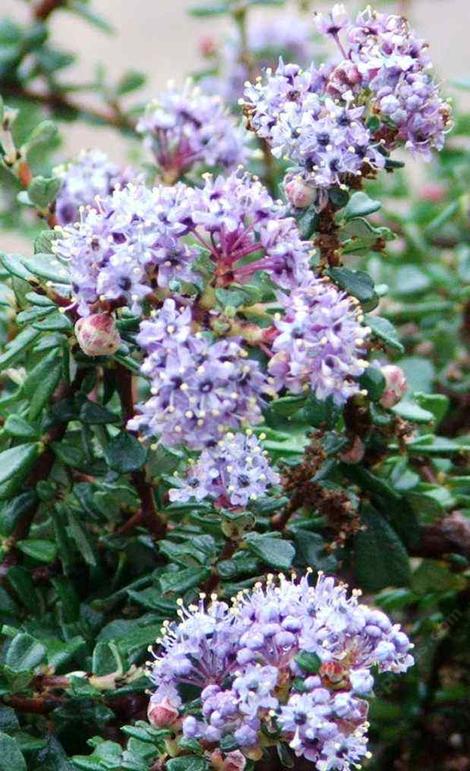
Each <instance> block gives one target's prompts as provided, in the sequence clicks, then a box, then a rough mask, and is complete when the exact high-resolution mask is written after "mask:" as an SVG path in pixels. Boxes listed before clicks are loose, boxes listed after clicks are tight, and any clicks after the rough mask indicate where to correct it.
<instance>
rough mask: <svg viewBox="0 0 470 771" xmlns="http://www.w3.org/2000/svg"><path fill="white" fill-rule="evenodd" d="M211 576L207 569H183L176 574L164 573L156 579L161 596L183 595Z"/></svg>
mask: <svg viewBox="0 0 470 771" xmlns="http://www.w3.org/2000/svg"><path fill="white" fill-rule="evenodd" d="M210 574H211V571H210V569H209V568H200V569H197V568H185V569H183V570H178V572H177V573H164V574H163V575H161V576H160V577H159V579H158V581H159V584H160V588H161V592H162V594H177V595H178V596H180V595H182V594H184V593H185V592H187V591H188V589H193V588H194V587H196V586H201V584H203V583H204V581H206V580H207V579H208V578H209V576H210Z"/></svg>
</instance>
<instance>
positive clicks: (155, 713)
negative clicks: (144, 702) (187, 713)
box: [147, 697, 179, 728]
mask: <svg viewBox="0 0 470 771" xmlns="http://www.w3.org/2000/svg"><path fill="white" fill-rule="evenodd" d="M147 717H148V720H149V723H151V724H152V725H153V726H155V727H156V728H166V726H169V725H172V723H174V722H175V720H177V719H178V717H179V711H178V709H177V708H176V707H175V705H174V704H172V703H171V701H170V700H169V699H168V698H167V697H164V698H163V699H161V701H160V700H159V701H154V700H153V697H152V698H151V699H150V703H149V706H148V710H147Z"/></svg>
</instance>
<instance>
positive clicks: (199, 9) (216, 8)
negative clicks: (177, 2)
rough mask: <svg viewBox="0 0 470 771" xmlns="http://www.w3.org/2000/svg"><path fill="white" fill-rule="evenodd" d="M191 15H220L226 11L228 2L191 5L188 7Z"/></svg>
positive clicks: (203, 16) (202, 16) (201, 16)
mask: <svg viewBox="0 0 470 771" xmlns="http://www.w3.org/2000/svg"><path fill="white" fill-rule="evenodd" d="M189 13H190V14H191V16H197V17H200V18H205V17H206V16H222V15H224V14H226V13H228V3H226V2H225V3H218V4H214V5H193V6H192V7H191V8H190V9H189Z"/></svg>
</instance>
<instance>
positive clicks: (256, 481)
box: [170, 432, 280, 506]
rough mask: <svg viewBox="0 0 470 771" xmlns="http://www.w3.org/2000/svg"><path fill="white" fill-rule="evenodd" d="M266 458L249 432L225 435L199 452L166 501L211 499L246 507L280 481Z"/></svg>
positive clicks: (259, 445) (256, 440)
mask: <svg viewBox="0 0 470 771" xmlns="http://www.w3.org/2000/svg"><path fill="white" fill-rule="evenodd" d="M266 455H267V453H266V452H265V451H263V448H262V446H261V444H260V442H259V441H258V439H257V438H256V437H255V436H254V435H253V434H251V433H250V432H248V433H247V434H233V433H230V432H229V433H228V434H226V435H225V436H224V437H223V438H222V439H221V440H220V441H219V442H218V443H217V445H215V446H214V447H211V448H209V449H206V450H203V451H202V453H201V455H200V457H199V458H198V460H197V461H196V463H194V464H193V465H192V466H191V467H190V469H189V471H188V473H187V475H186V478H185V480H184V483H183V484H182V486H181V487H179V488H177V489H173V490H170V500H171V501H189V500H191V499H196V500H198V501H200V500H203V499H204V498H207V497H212V498H219V499H220V498H221V499H222V500H223V501H228V502H229V504H230V505H232V506H246V505H247V504H248V503H249V501H253V500H256V499H257V498H258V497H260V496H262V495H264V494H265V493H266V491H267V489H268V488H269V487H270V486H271V485H275V484H277V483H278V482H279V480H280V477H279V474H278V473H277V472H275V471H274V470H273V469H272V468H271V466H270V464H269V461H268V459H267V458H266Z"/></svg>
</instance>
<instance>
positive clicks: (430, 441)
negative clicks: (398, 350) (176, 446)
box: [0, 434, 470, 460]
mask: <svg viewBox="0 0 470 771" xmlns="http://www.w3.org/2000/svg"><path fill="white" fill-rule="evenodd" d="M408 450H409V452H411V453H417V454H419V455H452V454H453V453H455V452H468V451H469V450H470V443H469V442H467V443H466V444H464V443H462V444H460V443H459V442H456V441H454V440H453V439H447V437H445V436H434V435H433V434H424V435H422V436H418V437H417V438H416V439H413V440H412V441H411V442H409V444H408ZM0 460H1V455H0Z"/></svg>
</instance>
